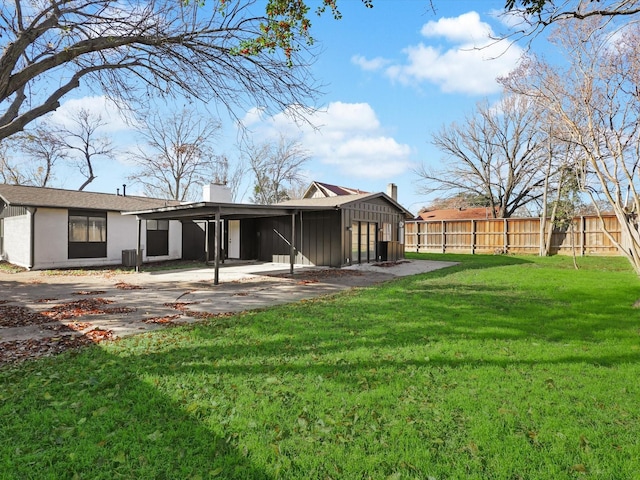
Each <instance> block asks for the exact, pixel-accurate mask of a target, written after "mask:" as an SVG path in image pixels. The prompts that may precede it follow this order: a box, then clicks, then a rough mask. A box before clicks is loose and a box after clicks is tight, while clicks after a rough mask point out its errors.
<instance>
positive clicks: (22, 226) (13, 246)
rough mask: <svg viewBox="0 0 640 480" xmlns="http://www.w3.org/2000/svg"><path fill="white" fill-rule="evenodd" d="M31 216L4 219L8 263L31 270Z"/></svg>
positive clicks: (5, 258) (5, 257)
mask: <svg viewBox="0 0 640 480" xmlns="http://www.w3.org/2000/svg"><path fill="white" fill-rule="evenodd" d="M30 236H31V217H30V214H29V213H27V214H26V215H20V216H18V217H8V218H5V219H4V252H5V254H4V258H3V260H6V261H7V262H10V263H13V264H14V265H18V266H20V267H24V268H29V267H30V265H29V261H30V256H31V242H30V241H29V238H30Z"/></svg>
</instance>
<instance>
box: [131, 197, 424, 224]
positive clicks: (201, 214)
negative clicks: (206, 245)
mask: <svg viewBox="0 0 640 480" xmlns="http://www.w3.org/2000/svg"><path fill="white" fill-rule="evenodd" d="M374 198H382V199H383V200H386V201H387V202H388V203H390V204H391V205H393V206H394V207H396V208H397V209H398V210H399V211H400V212H402V213H403V214H404V215H405V217H406V218H413V215H412V214H411V212H409V211H408V210H407V209H406V208H404V207H403V206H402V205H400V204H399V203H398V202H396V201H395V200H393V199H392V198H391V197H389V196H388V195H386V194H384V193H359V194H354V195H338V196H335V197H321V198H303V199H298V200H288V201H286V202H281V203H276V204H275V205H254V204H244V203H215V202H198V203H188V204H184V205H175V206H167V207H161V208H150V209H147V210H137V211H129V212H124V213H123V215H136V216H138V217H140V218H144V219H147V220H159V219H171V220H207V219H210V218H212V217H214V216H215V215H216V214H219V215H220V218H224V219H227V220H238V219H241V218H258V217H277V216H282V215H291V214H293V213H296V212H300V211H318V210H340V209H342V208H344V207H345V206H347V205H349V204H351V203H354V202H358V201H363V200H365V201H366V200H372V199H374Z"/></svg>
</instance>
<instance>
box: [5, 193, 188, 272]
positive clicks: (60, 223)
mask: <svg viewBox="0 0 640 480" xmlns="http://www.w3.org/2000/svg"><path fill="white" fill-rule="evenodd" d="M176 203H177V202H169V201H166V200H159V199H153V198H145V197H137V196H125V195H115V194H107V193H93V192H80V191H74V190H62V189H56V188H42V187H28V186H19V185H4V184H0V258H1V259H3V260H6V261H8V262H10V263H13V264H15V265H19V266H22V267H25V268H29V269H46V268H66V267H81V266H82V267H84V266H99V265H117V264H121V263H122V261H123V250H130V249H135V248H136V245H137V235H138V225H137V223H136V219H135V218H134V217H127V216H123V215H122V214H121V213H122V212H125V211H129V210H141V209H146V208H156V207H161V206H165V205H170V204H176ZM140 230H141V231H140V233H141V246H142V249H143V250H142V251H143V260H145V261H155V260H158V261H159V260H170V259H178V258H181V257H182V243H181V236H182V225H181V224H180V222H171V221H157V220H150V221H148V222H142V224H141V229H140Z"/></svg>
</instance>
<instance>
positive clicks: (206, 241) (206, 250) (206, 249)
mask: <svg viewBox="0 0 640 480" xmlns="http://www.w3.org/2000/svg"><path fill="white" fill-rule="evenodd" d="M209 259H210V256H209V219H207V220H206V221H205V222H204V263H205V265H208V264H209Z"/></svg>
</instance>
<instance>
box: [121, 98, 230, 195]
mask: <svg viewBox="0 0 640 480" xmlns="http://www.w3.org/2000/svg"><path fill="white" fill-rule="evenodd" d="M219 129H220V123H219V122H217V121H215V120H212V119H210V118H209V119H207V118H203V117H201V116H199V115H196V114H194V113H193V112H191V111H189V110H182V111H180V112H178V113H175V114H174V115H172V116H168V117H167V116H164V115H160V114H155V115H151V116H149V117H147V118H146V119H144V120H143V124H142V128H141V130H140V134H141V136H142V138H143V139H144V140H145V145H144V147H138V149H137V150H136V151H135V152H132V153H131V154H130V159H131V161H132V162H133V163H134V164H135V165H136V167H137V170H136V171H135V173H133V174H132V175H130V176H129V177H128V178H129V180H132V181H134V182H137V183H139V184H141V185H142V186H143V187H144V191H145V193H146V194H148V195H150V196H152V197H157V198H167V199H172V200H179V201H183V202H184V201H191V200H195V199H197V198H198V196H199V195H200V191H198V190H197V189H196V187H199V186H201V185H203V184H205V183H206V184H208V183H211V182H212V181H214V182H221V183H223V182H226V180H227V178H226V176H227V174H228V163H227V161H226V158H225V157H217V156H216V155H214V150H213V141H214V140H215V138H216V136H217V134H218V131H219Z"/></svg>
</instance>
